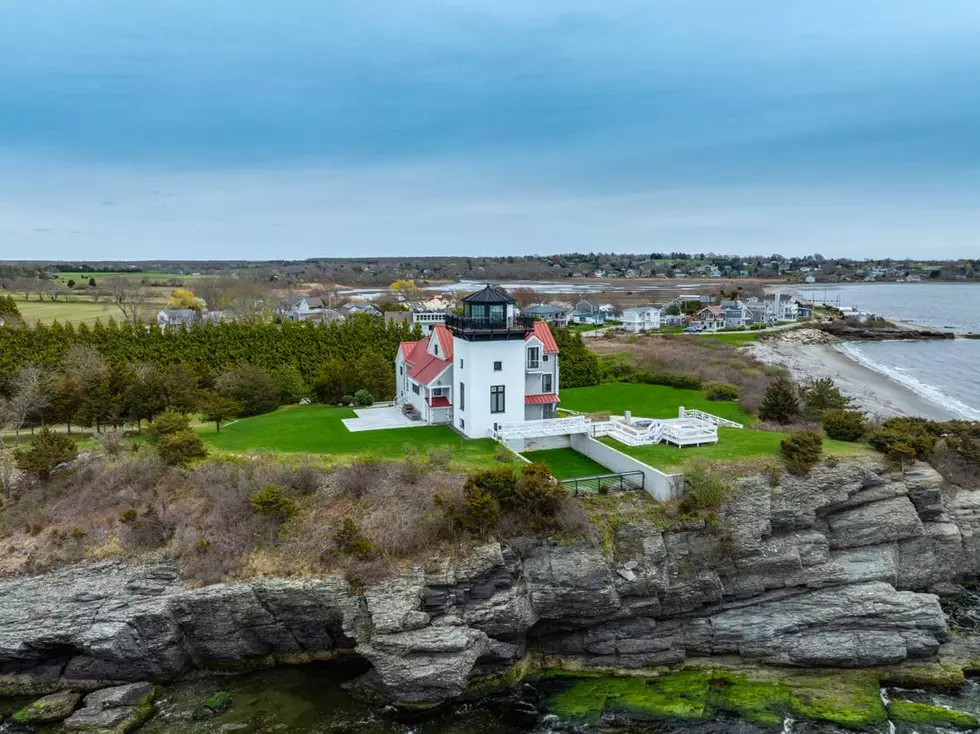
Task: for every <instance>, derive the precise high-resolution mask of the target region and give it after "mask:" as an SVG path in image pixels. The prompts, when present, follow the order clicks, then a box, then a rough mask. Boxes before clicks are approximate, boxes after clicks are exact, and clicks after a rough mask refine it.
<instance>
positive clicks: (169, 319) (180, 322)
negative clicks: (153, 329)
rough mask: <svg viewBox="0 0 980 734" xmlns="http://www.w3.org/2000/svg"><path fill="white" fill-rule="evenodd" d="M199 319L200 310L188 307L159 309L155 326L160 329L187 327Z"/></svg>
mask: <svg viewBox="0 0 980 734" xmlns="http://www.w3.org/2000/svg"><path fill="white" fill-rule="evenodd" d="M200 320H201V312H200V311H195V310H193V309H190V308H177V309H169V310H165V311H160V312H159V313H158V314H157V326H159V327H160V328H161V329H164V330H166V329H189V328H190V327H192V326H193V325H194V324H196V323H198V322H199V321H200Z"/></svg>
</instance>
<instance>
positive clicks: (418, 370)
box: [408, 352, 452, 385]
mask: <svg viewBox="0 0 980 734" xmlns="http://www.w3.org/2000/svg"><path fill="white" fill-rule="evenodd" d="M451 364H452V362H449V361H448V360H444V359H440V358H439V357H436V356H435V355H433V354H428V353H427V352H423V353H422V356H421V357H420V359H419V360H418V361H417V362H412V368H411V369H410V370H409V371H408V376H409V377H411V378H412V379H413V380H415V381H416V382H418V383H420V384H422V385H428V384H429V383H430V382H432V381H433V380H434V379H436V378H437V377H438V376H439V375H441V374H442V373H443V372H444V371H445V369H446V368H447V367H449V366H450V365H451Z"/></svg>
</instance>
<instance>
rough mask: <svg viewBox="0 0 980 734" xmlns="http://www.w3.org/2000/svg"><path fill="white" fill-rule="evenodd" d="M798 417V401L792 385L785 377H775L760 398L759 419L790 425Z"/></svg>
mask: <svg viewBox="0 0 980 734" xmlns="http://www.w3.org/2000/svg"><path fill="white" fill-rule="evenodd" d="M799 416H800V401H799V398H797V397H796V390H795V388H794V387H793V383H792V382H790V381H789V380H788V379H787V378H785V377H782V376H780V377H777V378H776V379H775V380H773V381H772V382H770V383H769V387H768V388H767V389H766V394H765V395H764V396H763V398H762V405H761V407H760V408H759V417H760V418H761V419H762V420H764V421H772V422H774V423H782V424H784V425H785V424H787V423H792V422H793V421H794V420H795V419H796V418H798V417H799Z"/></svg>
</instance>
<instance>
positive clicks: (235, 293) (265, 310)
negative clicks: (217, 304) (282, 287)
mask: <svg viewBox="0 0 980 734" xmlns="http://www.w3.org/2000/svg"><path fill="white" fill-rule="evenodd" d="M221 303H222V305H223V306H224V307H225V308H227V309H228V310H229V311H231V312H232V313H233V314H235V318H236V319H238V320H239V321H243V322H245V323H248V324H257V323H261V322H263V321H267V320H268V319H269V318H271V316H272V313H273V310H274V309H273V304H272V301H271V299H270V294H269V289H268V288H266V287H265V286H263V285H260V284H259V283H250V282H247V281H241V282H239V283H236V284H235V285H234V286H232V287H231V288H229V289H228V291H226V292H225V294H224V297H223V299H222V301H221Z"/></svg>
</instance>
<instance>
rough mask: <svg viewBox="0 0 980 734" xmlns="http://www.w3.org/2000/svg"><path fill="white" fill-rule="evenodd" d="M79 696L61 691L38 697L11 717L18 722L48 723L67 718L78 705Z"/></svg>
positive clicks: (71, 692)
mask: <svg viewBox="0 0 980 734" xmlns="http://www.w3.org/2000/svg"><path fill="white" fill-rule="evenodd" d="M79 700H81V696H80V695H79V694H77V693H74V692H73V691H61V692H60V693H52V694H51V695H50V696H45V697H44V698H39V699H38V700H37V701H35V702H34V703H31V704H28V705H27V706H25V707H24V708H22V709H20V710H19V711H16V712H14V715H13V716H12V717H11V718H12V719H13V720H14V721H16V722H17V723H18V724H48V723H52V722H55V721H61V720H62V719H66V718H68V716H70V715H71V713H72V711H74V710H75V708H76V707H77V706H78V702H79Z"/></svg>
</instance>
